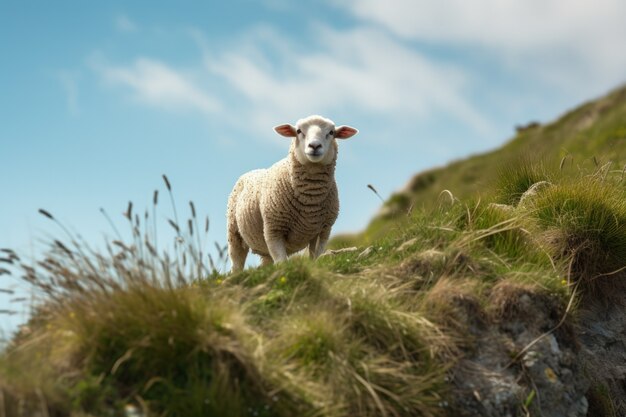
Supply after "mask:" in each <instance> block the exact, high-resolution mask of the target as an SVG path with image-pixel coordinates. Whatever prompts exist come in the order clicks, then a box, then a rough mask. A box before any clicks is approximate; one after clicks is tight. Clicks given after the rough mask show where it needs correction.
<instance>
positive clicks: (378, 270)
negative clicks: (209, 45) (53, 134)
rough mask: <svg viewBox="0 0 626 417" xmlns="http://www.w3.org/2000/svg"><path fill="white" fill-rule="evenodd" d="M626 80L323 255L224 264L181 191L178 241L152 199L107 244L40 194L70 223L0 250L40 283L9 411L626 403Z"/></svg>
mask: <svg viewBox="0 0 626 417" xmlns="http://www.w3.org/2000/svg"><path fill="white" fill-rule="evenodd" d="M625 95H626V93H625V92H624V90H620V91H617V92H616V93H613V94H612V95H610V96H608V97H607V98H604V99H601V100H598V101H596V102H593V103H589V104H587V105H585V106H583V107H581V108H579V109H577V110H575V111H573V112H571V113H569V114H567V115H566V116H564V117H563V118H562V119H560V120H559V121H557V122H556V123H554V124H552V125H549V126H544V127H533V128H532V129H527V130H525V131H523V132H520V133H519V135H518V137H516V139H514V140H513V142H511V143H510V144H508V145H506V146H505V147H504V148H503V149H501V150H499V151H494V152H493V153H490V154H487V155H483V156H479V157H475V158H470V159H468V160H466V161H461V162H458V163H456V164H453V165H452V166H451V167H448V168H446V169H440V170H434V171H432V173H433V176H432V178H433V179H432V181H430V180H429V181H430V182H429V183H428V184H426V185H423V186H420V187H416V186H413V187H410V188H409V190H408V191H405V192H404V193H402V194H399V196H395V197H394V198H393V199H392V200H391V201H390V203H389V205H388V207H390V209H388V210H389V211H388V212H387V214H384V215H381V216H379V217H378V218H377V219H375V220H374V221H373V222H372V224H371V225H370V226H369V227H368V230H366V231H365V232H364V233H363V234H360V235H358V236H351V237H343V238H341V237H339V238H336V239H335V243H334V244H335V248H338V247H341V246H345V245H346V244H348V243H350V244H351V245H353V246H354V247H351V248H346V247H344V248H342V249H335V250H331V251H329V252H327V254H325V256H323V257H322V258H320V259H318V260H317V261H311V260H309V259H308V258H307V257H302V256H294V257H292V258H290V259H289V260H288V261H286V262H283V263H281V264H278V265H268V266H264V267H259V268H249V269H247V270H245V271H242V272H239V273H236V274H225V273H221V272H220V271H218V270H216V268H215V266H214V265H215V264H216V263H217V264H219V262H215V263H214V260H212V259H211V260H209V262H207V260H206V251H205V250H204V248H203V246H202V244H201V242H202V241H203V240H204V239H202V238H201V237H199V236H198V233H199V232H200V231H201V229H200V228H199V227H198V223H199V222H198V219H197V218H196V212H195V208H194V206H193V204H192V203H190V206H191V207H190V208H191V213H192V215H191V218H189V219H183V220H186V221H184V222H180V223H179V222H178V219H174V220H169V221H168V222H169V225H170V226H171V227H173V228H174V230H175V231H176V234H177V236H176V239H175V241H174V242H173V250H171V251H169V252H164V251H163V248H160V250H157V246H156V243H155V240H154V236H155V235H156V225H155V223H154V222H153V219H152V218H150V216H149V213H152V217H155V214H154V213H156V204H157V200H156V199H154V201H153V204H154V206H153V207H152V210H147V211H146V214H145V217H144V218H143V219H142V218H141V217H140V216H137V215H134V216H133V212H132V207H133V206H132V205H129V207H128V210H127V213H126V215H125V216H126V218H127V219H128V225H129V228H130V229H131V235H132V238H130V239H129V240H128V241H121V240H115V241H112V242H110V244H109V245H107V247H106V249H105V250H103V251H95V250H93V249H91V248H89V247H88V246H87V245H86V244H85V242H83V241H82V240H81V239H80V237H78V236H74V235H72V234H71V233H70V232H69V229H68V228H67V227H65V226H64V225H62V224H61V223H59V222H58V221H57V220H56V218H55V217H54V216H53V215H52V214H50V213H48V212H46V211H45V210H42V211H41V213H42V214H43V215H44V216H45V217H47V218H48V219H50V221H53V222H56V223H57V224H58V225H59V226H60V227H61V231H62V232H63V235H62V236H65V238H63V239H61V238H59V239H53V240H52V241H51V242H50V248H49V251H48V252H47V254H46V255H45V256H44V257H43V258H42V259H38V260H36V262H26V261H23V260H22V259H21V257H20V255H19V254H17V253H15V252H14V251H12V250H10V249H0V254H1V256H0V262H2V264H3V274H5V273H7V272H9V270H10V271H12V272H13V274H14V275H16V276H18V277H20V278H21V279H23V280H24V281H25V282H27V283H28V284H29V285H31V286H32V288H33V294H34V295H35V296H37V298H38V304H37V306H36V310H35V313H34V314H33V317H32V318H31V320H30V321H29V323H28V324H27V325H25V326H23V327H22V328H21V329H20V331H19V333H18V334H17V335H16V336H15V337H14V338H13V340H12V341H11V343H10V345H9V346H8V347H7V348H6V349H5V350H4V351H3V352H1V353H0V416H10V417H27V416H28V417H30V416H33V417H34V416H59V417H79V416H80V417H89V416H94V417H95V416H143V417H148V416H172V417H201V416H229V417H230V416H236V417H239V416H241V417H243V416H250V417H256V416H261V417H270V416H271V417H292V416H296V415H298V416H311V417H314V416H315V417H348V416H350V417H352V416H359V417H360V416H367V417H369V416H371V417H374V416H376V417H378V416H384V417H400V416H405V417H410V416H411V417H412V416H426V417H438V416H450V417H452V416H454V417H459V416H467V417H501V416H511V417H516V416H520V417H521V416H529V415H532V416H544V417H562V416H568V417H616V416H623V415H626V369H625V368H624V366H623V364H624V361H625V360H626V356H625V353H624V352H626V299H625V297H624V296H623V294H624V291H625V290H626V187H625V186H624V175H623V174H624V173H623V170H622V169H615V166H619V165H620V164H621V159H620V158H621V150H620V146H621V145H620V144H621V143H622V142H623V140H622V139H623V135H622V133H621V132H623V128H624V120H625V119H624V118H623V116H624V114H625V113H624V112H625V107H624V101H625ZM603 103H604V104H603ZM585 117H588V119H585ZM583 120H587V121H585V122H583ZM589 138H592V139H589ZM585 140H587V141H588V142H589V143H580V142H581V141H585ZM564 144H566V145H567V146H568V147H569V151H570V152H571V153H572V155H573V158H570V159H569V160H570V161H571V160H573V163H571V162H570V163H563V164H561V163H560V160H561V159H562V157H561V155H560V154H559V152H560V148H561V147H562V146H565V145H564ZM536 149H542V151H541V152H539V151H536ZM576 149H577V151H576V153H574V150H576ZM530 150H535V151H533V152H530ZM524 152H527V154H526V156H525V157H523V158H519V157H518V154H520V153H524ZM590 153H594V154H596V153H597V155H593V156H595V157H596V161H597V164H596V163H594V162H593V161H592V159H593V158H592V157H591V156H590ZM538 154H541V155H542V159H544V162H541V161H539V160H537V159H536V158H534V156H536V155H538ZM507 158H508V160H509V161H514V163H513V162H511V163H507V164H506V166H507V169H506V170H499V169H498V165H500V164H502V163H503V162H506V161H507ZM550 158H554V161H551V160H550ZM590 158H591V159H590ZM610 158H615V161H614V162H610V163H609V162H607V163H604V162H602V161H609V159H610ZM472 167H473V168H472ZM479 167H480V170H479V169H478V168H479ZM471 173H473V174H474V177H471V176H470V174H471ZM479 174H480V175H479ZM424 175H428V174H421V175H419V176H418V177H416V178H417V180H414V181H413V182H414V183H415V181H417V183H420V181H422V180H423V178H424ZM420 178H422V180H420ZM448 181H449V182H448ZM455 181H456V183H455ZM165 182H166V186H167V188H168V190H169V191H170V192H171V188H170V184H169V181H167V179H166V178H165ZM481 182H482V184H483V185H482V186H480V185H477V184H480V183H481ZM413 185H414V184H413ZM464 185H465V186H464ZM440 188H446V189H450V190H451V192H447V193H444V194H443V195H442V196H441V198H440V197H439V193H440ZM478 189H480V191H481V198H480V199H478V198H474V197H472V194H474V193H475V191H476V190H478ZM429 198H430V199H429ZM418 200H422V201H430V203H429V204H428V206H429V207H424V206H423V205H421V204H418ZM172 201H173V198H172ZM409 208H410V209H409ZM207 229H208V222H207V223H206V226H205V228H204V230H205V231H206V230H207ZM220 251H223V250H222V249H221V248H220ZM4 266H6V268H5V267H4Z"/></svg>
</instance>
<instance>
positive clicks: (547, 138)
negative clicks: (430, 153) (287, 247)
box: [334, 87, 626, 246]
mask: <svg viewBox="0 0 626 417" xmlns="http://www.w3.org/2000/svg"><path fill="white" fill-rule="evenodd" d="M525 160H527V161H526V162H529V161H534V162H535V163H538V162H541V161H544V162H545V164H546V165H548V166H549V168H551V169H553V170H554V169H555V168H557V167H559V166H561V168H570V169H571V171H570V173H573V175H577V174H578V173H579V172H581V171H583V172H590V171H593V170H595V169H596V168H598V167H599V166H601V165H604V164H606V163H609V164H610V167H611V169H612V170H622V169H623V168H624V165H625V164H626V87H622V88H620V89H617V90H615V91H613V92H612V93H610V94H608V95H607V96H605V97H602V98H600V99H598V100H595V101H592V102H589V103H586V104H583V105H581V106H580V107H578V108H576V109H574V110H572V111H570V112H568V113H566V114H565V115H563V116H562V117H560V118H559V119H558V120H556V121H555V122H553V123H549V124H546V125H539V124H536V123H531V124H529V125H528V126H527V127H521V128H518V132H517V134H516V135H515V137H513V139H512V140H511V141H510V142H509V143H507V144H506V145H504V146H503V147H501V148H499V149H496V150H494V151H492V152H488V153H485V154H481V155H476V156H472V157H469V158H467V159H464V160H460V161H456V162H453V163H451V164H449V165H447V166H445V167H441V168H435V169H431V170H428V171H425V172H422V173H419V174H417V175H416V176H415V177H413V178H412V179H411V180H410V181H409V182H408V183H407V184H406V186H405V187H404V188H403V189H402V190H401V191H399V192H398V193H396V194H394V195H392V196H391V198H390V199H389V200H388V201H387V202H386V204H385V207H384V208H383V211H382V213H383V216H382V217H383V218H391V220H392V222H393V218H394V217H395V215H396V214H398V213H403V212H406V211H407V210H410V209H415V208H432V207H434V206H436V205H438V204H439V202H440V201H441V198H442V196H441V195H440V193H441V191H442V190H449V191H451V192H452V194H453V195H454V196H455V197H457V198H461V199H468V198H476V197H477V196H479V195H485V194H488V193H489V192H490V191H492V190H493V189H494V187H496V188H497V187H498V186H499V185H500V184H497V181H498V178H500V175H499V174H500V173H501V171H503V170H507V169H509V168H510V167H511V166H519V165H520V164H521V165H522V166H529V164H527V163H524V162H525ZM533 179H535V178H533ZM526 185H528V184H526ZM384 223H385V220H384V219H382V220H381V219H375V220H374V221H373V222H372V224H371V225H370V227H369V228H368V230H367V231H366V232H365V235H366V236H369V235H372V236H378V233H377V230H378V229H380V228H381V227H382V226H383V224H384ZM334 244H335V245H337V246H343V245H351V242H350V236H343V237H341V236H340V237H338V238H337V239H336V240H335V242H334Z"/></svg>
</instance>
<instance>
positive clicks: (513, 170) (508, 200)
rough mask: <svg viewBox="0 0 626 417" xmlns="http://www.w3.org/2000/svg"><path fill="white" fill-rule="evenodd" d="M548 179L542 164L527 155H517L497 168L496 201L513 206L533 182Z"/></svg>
mask: <svg viewBox="0 0 626 417" xmlns="http://www.w3.org/2000/svg"><path fill="white" fill-rule="evenodd" d="M549 180H550V178H549V175H548V174H547V173H546V171H545V168H544V166H543V164H540V163H537V162H536V161H535V160H534V158H533V159H531V158H530V156H528V155H525V156H517V157H516V158H514V159H513V160H512V161H509V162H508V163H506V164H504V165H502V166H500V167H499V168H498V173H497V177H496V184H495V189H496V202H498V203H501V204H508V205H512V206H515V205H517V203H519V201H520V199H521V198H522V196H523V195H524V193H525V192H526V191H528V190H529V189H530V187H531V186H533V184H536V183H539V182H541V181H549Z"/></svg>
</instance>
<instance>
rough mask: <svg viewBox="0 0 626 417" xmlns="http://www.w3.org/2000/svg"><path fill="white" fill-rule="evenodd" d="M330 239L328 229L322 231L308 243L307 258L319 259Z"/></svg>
mask: <svg viewBox="0 0 626 417" xmlns="http://www.w3.org/2000/svg"><path fill="white" fill-rule="evenodd" d="M329 237H330V227H327V228H324V229H322V231H321V233H320V234H319V236H317V237H316V238H315V239H313V240H312V241H311V242H310V243H309V256H310V257H311V259H317V258H319V257H320V255H321V254H322V253H324V250H326V244H327V243H328V238H329Z"/></svg>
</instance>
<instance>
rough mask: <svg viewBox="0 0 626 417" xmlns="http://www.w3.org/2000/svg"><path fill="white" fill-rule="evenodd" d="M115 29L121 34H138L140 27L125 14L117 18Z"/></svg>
mask: <svg viewBox="0 0 626 417" xmlns="http://www.w3.org/2000/svg"><path fill="white" fill-rule="evenodd" d="M115 29H117V30H118V31H119V32H123V33H130V32H136V31H137V30H138V29H139V26H137V24H136V23H135V22H134V21H132V20H131V19H130V18H129V17H128V16H126V15H125V14H120V15H118V16H117V17H116V18H115Z"/></svg>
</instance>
